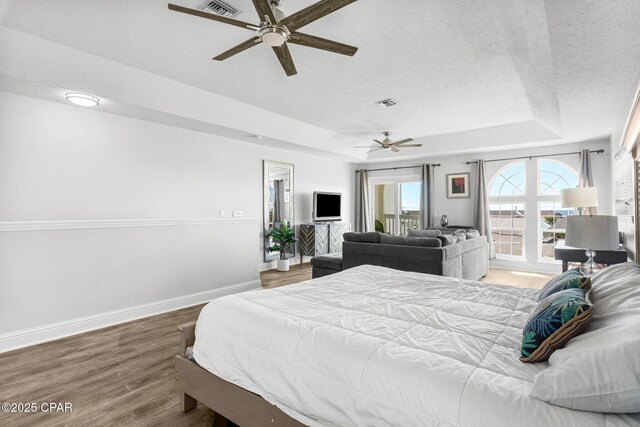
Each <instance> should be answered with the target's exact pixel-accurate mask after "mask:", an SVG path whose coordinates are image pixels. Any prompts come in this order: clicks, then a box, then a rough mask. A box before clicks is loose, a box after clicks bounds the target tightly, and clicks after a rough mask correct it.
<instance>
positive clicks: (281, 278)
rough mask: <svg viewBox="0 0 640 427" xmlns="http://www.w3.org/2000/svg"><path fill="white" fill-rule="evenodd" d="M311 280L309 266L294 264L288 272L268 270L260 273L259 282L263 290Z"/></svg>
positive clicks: (306, 264) (308, 264)
mask: <svg viewBox="0 0 640 427" xmlns="http://www.w3.org/2000/svg"><path fill="white" fill-rule="evenodd" d="M305 280H311V264H310V263H304V264H296V265H292V266H291V267H290V268H289V271H286V272H283V271H277V270H268V271H263V272H261V273H260V281H261V282H262V287H263V288H277V287H278V286H285V285H291V284H293V283H300V282H304V281H305Z"/></svg>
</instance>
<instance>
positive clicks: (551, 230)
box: [538, 159, 578, 261]
mask: <svg viewBox="0 0 640 427" xmlns="http://www.w3.org/2000/svg"><path fill="white" fill-rule="evenodd" d="M538 170H539V173H538V218H539V221H538V247H539V250H538V260H540V261H552V260H553V249H554V248H555V246H556V244H557V243H558V240H561V239H564V238H565V232H566V228H567V216H569V215H571V214H573V209H567V208H562V207H561V204H560V190H562V189H564V188H574V187H577V186H578V175H577V174H576V171H575V170H573V169H572V168H571V167H569V166H568V165H567V164H565V163H563V162H559V161H557V160H550V159H541V160H538Z"/></svg>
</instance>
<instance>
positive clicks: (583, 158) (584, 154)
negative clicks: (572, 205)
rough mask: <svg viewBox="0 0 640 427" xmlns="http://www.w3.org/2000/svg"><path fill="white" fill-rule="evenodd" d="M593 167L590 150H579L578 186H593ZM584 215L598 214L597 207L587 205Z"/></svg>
mask: <svg viewBox="0 0 640 427" xmlns="http://www.w3.org/2000/svg"><path fill="white" fill-rule="evenodd" d="M593 186H594V185H593V169H592V168H591V151H589V149H584V150H581V151H580V170H579V171H578V187H593ZM584 213H585V215H598V208H596V207H588V208H585V210H584Z"/></svg>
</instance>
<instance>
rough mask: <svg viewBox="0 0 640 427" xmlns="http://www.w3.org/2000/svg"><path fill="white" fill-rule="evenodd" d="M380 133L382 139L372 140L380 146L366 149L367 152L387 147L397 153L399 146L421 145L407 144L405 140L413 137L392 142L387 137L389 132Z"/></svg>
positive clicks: (366, 146)
mask: <svg viewBox="0 0 640 427" xmlns="http://www.w3.org/2000/svg"><path fill="white" fill-rule="evenodd" d="M382 134H383V135H384V139H383V140H382V141H378V140H377V139H374V141H375V142H377V143H378V144H379V145H380V147H376V148H374V149H373V150H370V151H367V153H371V152H373V151H378V150H388V149H390V150H391V151H393V152H394V153H397V152H398V151H400V148H408V147H422V144H407V142H411V141H413V138H407V139H403V140H401V141H396V142H393V141H392V140H391V139H389V136H390V135H391V132H389V131H386V132H382ZM353 148H371V146H370V145H360V146H356V147H353Z"/></svg>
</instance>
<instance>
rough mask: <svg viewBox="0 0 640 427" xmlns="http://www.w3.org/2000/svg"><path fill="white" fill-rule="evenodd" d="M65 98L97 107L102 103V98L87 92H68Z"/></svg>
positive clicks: (79, 103)
mask: <svg viewBox="0 0 640 427" xmlns="http://www.w3.org/2000/svg"><path fill="white" fill-rule="evenodd" d="M65 98H66V99H67V101H69V102H72V103H74V104H76V105H80V106H82V107H95V106H98V105H100V99H98V97H96V96H93V95H89V94H86V93H79V92H67V93H66V94H65Z"/></svg>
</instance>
